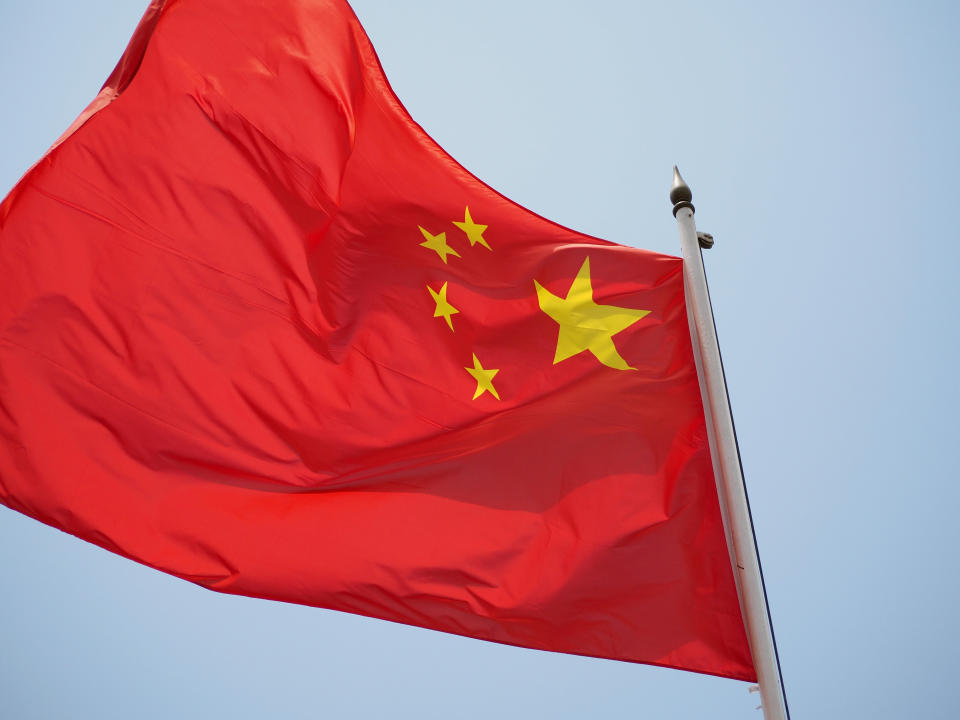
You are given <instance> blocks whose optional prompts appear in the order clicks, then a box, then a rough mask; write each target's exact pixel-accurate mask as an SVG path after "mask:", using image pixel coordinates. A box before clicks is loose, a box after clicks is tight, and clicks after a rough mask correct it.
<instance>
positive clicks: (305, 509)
mask: <svg viewBox="0 0 960 720" xmlns="http://www.w3.org/2000/svg"><path fill="white" fill-rule="evenodd" d="M0 278H2V280H0V500H2V502H3V503H4V504H6V505H7V506H9V507H10V508H13V509H15V510H18V511H20V512H22V513H25V514H27V515H30V516H32V517H34V518H36V519H38V520H40V521H42V522H44V523H48V524H50V525H52V526H54V527H57V528H60V529H62V530H65V531H67V532H69V533H72V534H74V535H76V536H78V537H80V538H83V539H85V540H88V541H90V542H92V543H96V544H97V545H99V546H101V547H104V548H106V549H108V550H111V551H113V552H116V553H119V554H121V555H123V556H126V557H128V558H132V559H134V560H136V561H138V562H141V563H145V564H147V565H149V566H151V567H154V568H157V569H159V570H162V571H164V572H167V573H171V574H173V575H176V576H178V577H181V578H184V579H186V580H189V581H192V582H195V583H198V584H200V585H202V586H205V587H208V588H210V589H213V590H218V591H221V592H226V593H237V594H242V595H248V596H254V597H261V598H270V599H276V600H283V601H288V602H295V603H304V604H307V605H313V606H318V607H323V608H330V609H335V610H341V611H346V612H351V613H358V614H361V615H366V616H370V617H375V618H383V619H388V620H392V621H397V622H402V623H408V624H411V625H417V626H422V627H426V628H433V629H437V630H442V631H446V632H451V633H457V634H461V635H466V636H471V637H476V638H482V639H486V640H492V641H496V642H501V643H507V644H513V645H519V646H524V647H529V648H539V649H546V650H554V651H560V652H567V653H578V654H583V655H591V656H599V657H605V658H614V659H619V660H627V661H634V662H642V663H650V664H655V665H662V666H669V667H676V668H683V669H687V670H692V671H696V672H701V673H709V674H715V675H721V676H725V677H732V678H739V679H743V680H753V679H755V673H754V669H753V664H752V661H751V658H750V652H749V649H748V646H747V641H746V635H745V632H744V627H743V621H742V619H741V614H740V609H739V604H738V600H737V592H736V587H735V583H734V577H733V573H732V568H731V561H730V553H729V551H728V548H727V544H726V541H725V538H724V531H723V527H722V523H721V515H720V510H719V505H718V500H717V491H716V488H715V484H714V477H713V471H712V465H711V459H710V453H709V449H708V443H707V433H706V427H705V421H704V413H703V407H702V402H701V397H700V392H699V387H698V381H697V374H696V369H695V365H694V358H693V353H692V349H691V341H690V333H689V327H688V322H687V316H686V310H685V301H684V291H683V280H682V266H681V260H680V259H679V258H675V257H670V256H664V255H659V254H656V253H652V252H647V251H643V250H638V249H633V248H628V247H624V246H619V245H615V244H613V243H609V242H606V241H603V240H600V239H597V238H593V237H589V236H586V235H583V234H581V233H577V232H574V231H572V230H569V229H567V228H564V227H561V226H559V225H556V224H554V223H551V222H549V221H547V220H545V219H543V218H541V217H539V216H537V215H535V214H534V213H531V212H529V211H528V210H525V209H523V208H522V207H519V206H518V205H516V204H514V203H512V202H511V201H509V200H507V199H506V198H504V197H503V196H501V195H499V194H498V193H497V192H495V191H494V190H492V189H491V188H489V187H488V186H486V185H484V184H483V183H482V182H480V181H479V180H478V179H476V178H475V177H473V176H472V175H471V174H470V173H469V172H467V171H466V170H465V169H464V168H462V167H461V166H460V165H458V164H457V163H456V162H455V161H454V160H453V159H451V158H450V156H448V155H447V154H446V153H445V152H444V151H443V150H442V149H441V148H440V147H439V146H438V145H437V144H436V143H435V142H434V141H433V140H431V139H430V138H429V137H428V136H427V135H426V133H425V132H424V131H423V130H422V129H421V128H420V127H419V126H418V125H417V124H416V123H415V122H414V121H413V120H412V119H411V118H410V117H409V115H408V114H407V112H406V111H405V110H404V108H403V107H402V105H401V104H400V102H399V101H398V99H397V98H396V96H395V95H394V94H393V92H392V90H391V89H390V86H389V85H388V83H387V81H386V78H385V76H384V74H383V71H382V69H381V67H380V64H379V62H378V60H377V57H376V55H375V53H374V51H373V48H372V47H371V45H370V42H369V40H368V39H367V37H366V35H365V34H364V32H363V30H362V28H361V27H360V24H359V22H358V21H357V19H356V17H355V16H354V14H353V12H352V10H351V9H350V8H349V6H348V5H347V4H346V3H345V2H340V1H339V0H276V1H275V2H271V3H263V2H254V1H252V0H155V1H154V2H153V3H152V4H151V5H150V7H149V9H148V10H147V13H146V15H145V16H144V19H143V20H142V22H141V24H140V25H139V27H138V29H137V31H136V33H135V35H134V37H133V39H132V41H131V43H130V45H129V47H128V49H127V51H126V53H125V54H124V55H123V57H122V59H121V61H120V63H119V64H118V66H117V68H116V70H115V71H114V73H113V74H112V75H111V76H110V78H109V79H108V81H107V83H106V85H105V86H104V88H103V90H102V91H101V92H100V94H99V95H98V96H97V98H96V99H95V100H94V102H93V103H92V104H91V105H90V107H89V108H88V109H87V110H86V111H85V112H84V113H83V114H82V115H81V116H80V117H79V118H78V119H77V121H76V122H75V123H74V125H73V126H72V127H71V128H70V129H69V130H68V131H67V132H66V134H65V135H64V136H63V137H62V138H61V139H60V140H59V141H58V142H57V143H56V144H55V145H54V147H53V148H52V149H51V150H50V151H49V152H48V153H47V154H46V155H45V156H44V157H43V158H42V159H41V160H40V161H39V162H38V163H37V164H36V165H35V166H34V167H33V168H32V169H31V170H30V171H29V172H28V173H27V174H26V176H25V177H24V178H23V179H22V180H21V181H20V182H19V184H18V185H17V186H16V187H15V188H14V189H13V190H12V192H11V193H10V194H9V196H8V197H7V198H6V199H5V201H4V202H3V204H2V206H0Z"/></svg>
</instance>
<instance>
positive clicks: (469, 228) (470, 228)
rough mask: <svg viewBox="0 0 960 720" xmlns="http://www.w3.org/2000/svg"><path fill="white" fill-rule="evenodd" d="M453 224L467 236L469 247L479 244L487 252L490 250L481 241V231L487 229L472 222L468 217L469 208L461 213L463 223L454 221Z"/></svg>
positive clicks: (483, 241) (484, 241) (485, 242)
mask: <svg viewBox="0 0 960 720" xmlns="http://www.w3.org/2000/svg"><path fill="white" fill-rule="evenodd" d="M453 224H454V225H456V226H457V227H458V228H460V229H461V230H463V231H464V232H465V233H466V234H467V239H468V240H469V241H470V247H473V246H474V245H476V244H477V243H480V244H481V245H483V246H484V247H485V248H486V249H487V250H490V249H492V248H491V247H490V246H489V245H487V241H486V240H484V239H483V231H484V230H486V229H487V226H486V225H477V223H475V222H474V221H473V218H472V217H470V208H469V207H467V208H466V209H465V210H464V211H463V222H457V221H456V220H454V221H453Z"/></svg>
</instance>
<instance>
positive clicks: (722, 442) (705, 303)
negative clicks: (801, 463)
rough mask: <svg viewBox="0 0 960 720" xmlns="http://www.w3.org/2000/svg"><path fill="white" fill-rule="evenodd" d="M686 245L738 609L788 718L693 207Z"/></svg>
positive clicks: (780, 711) (772, 699)
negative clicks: (738, 602)
mask: <svg viewBox="0 0 960 720" xmlns="http://www.w3.org/2000/svg"><path fill="white" fill-rule="evenodd" d="M676 217H677V223H678V225H679V228H680V243H681V246H682V248H683V277H684V285H685V288H686V300H687V312H688V313H690V315H691V329H692V332H693V338H692V339H693V345H694V351H695V352H696V353H697V355H698V356H699V357H698V359H699V363H698V365H699V370H700V389H701V392H702V394H703V397H704V401H705V402H704V412H706V413H707V418H706V419H707V423H708V426H709V429H710V430H712V432H709V433H708V435H709V436H710V446H711V447H710V452H711V454H712V456H713V459H714V468H716V469H718V470H719V477H717V478H716V481H717V492H718V495H719V497H720V508H721V513H722V515H723V522H724V526H725V528H726V533H727V538H728V542H729V541H731V540H732V542H733V548H732V551H733V556H734V559H735V564H734V573H735V574H736V575H737V580H738V582H737V589H738V591H739V593H740V608H741V611H742V612H743V618H744V622H745V623H746V627H747V639H748V641H749V643H750V652H751V654H752V655H753V664H754V667H755V668H756V670H757V679H758V682H759V685H760V699H761V703H762V705H763V716H764V718H765V719H766V720H788V718H789V716H788V715H787V707H786V700H785V698H784V694H783V687H782V686H781V682H780V671H779V669H778V665H777V655H776V649H775V648H774V644H773V631H772V629H771V626H770V617H769V614H768V612H767V602H766V597H765V594H764V590H763V580H762V579H761V577H760V561H759V559H758V556H757V547H756V543H755V541H754V536H753V524H752V522H751V520H750V510H749V507H748V506H747V495H746V489H745V487H744V484H743V472H742V470H741V469H740V455H739V451H738V449H737V440H736V436H735V435H734V430H733V417H732V415H731V414H730V403H729V401H728V399H727V384H726V381H725V380H724V377H723V366H722V365H721V361H720V345H719V343H718V342H717V331H716V327H715V325H714V322H713V309H712V308H711V306H710V295H709V292H708V290H707V276H706V273H705V272H704V268H703V256H702V254H701V250H700V243H699V241H698V239H697V228H696V225H695V224H694V220H693V209H692V207H681V208H679V209H678V210H677V212H676Z"/></svg>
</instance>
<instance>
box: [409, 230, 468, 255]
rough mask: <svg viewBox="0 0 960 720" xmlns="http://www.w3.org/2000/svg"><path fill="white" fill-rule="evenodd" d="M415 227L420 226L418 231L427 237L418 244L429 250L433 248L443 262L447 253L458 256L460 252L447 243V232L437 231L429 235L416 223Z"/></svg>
mask: <svg viewBox="0 0 960 720" xmlns="http://www.w3.org/2000/svg"><path fill="white" fill-rule="evenodd" d="M417 227H419V228H420V232H422V233H423V236H424V237H425V238H426V239H427V241H426V242H422V243H420V245H421V246H422V247H425V248H429V249H430V250H435V251H436V253H437V255H439V256H440V259H441V260H443V262H444V264H446V262H447V255H453V256H454V257H460V253H458V252H457V251H456V250H454V249H453V248H452V247H450V246H449V245H447V234H446V233H445V232H442V233H439V234H438V235H431V234H430V233H428V232H427V231H426V230H424V229H423V228H422V227H420V226H419V225H417Z"/></svg>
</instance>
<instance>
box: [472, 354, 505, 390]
mask: <svg viewBox="0 0 960 720" xmlns="http://www.w3.org/2000/svg"><path fill="white" fill-rule="evenodd" d="M464 370H466V371H467V372H468V373H470V374H471V375H472V376H473V379H474V380H476V381H477V391H476V392H475V393H474V394H473V399H474V400H476V399H477V398H478V397H480V396H481V395H483V393H484V392H489V393H490V394H491V395H493V396H494V397H495V398H496V399H497V400H499V399H500V395H499V394H498V393H497V389H496V388H495V387H494V386H493V376H494V375H496V374H497V373H498V372H500V371H499V370H487V369H486V368H484V367H483V365H481V364H480V361H479V360H478V359H477V356H476V354H474V356H473V367H472V368H471V367H465V368H464Z"/></svg>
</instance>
